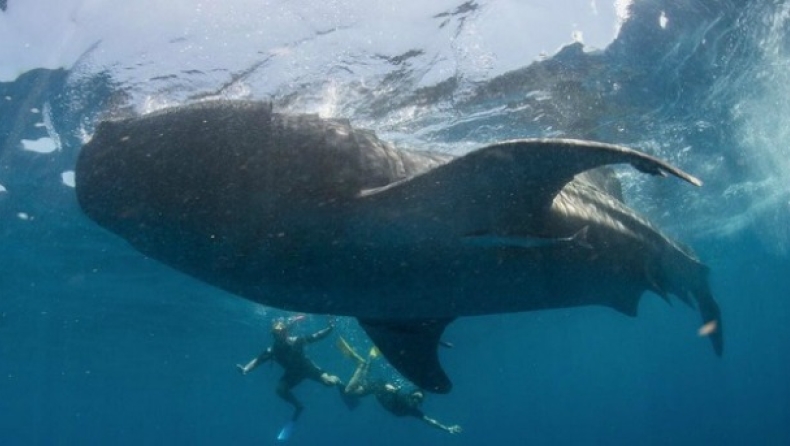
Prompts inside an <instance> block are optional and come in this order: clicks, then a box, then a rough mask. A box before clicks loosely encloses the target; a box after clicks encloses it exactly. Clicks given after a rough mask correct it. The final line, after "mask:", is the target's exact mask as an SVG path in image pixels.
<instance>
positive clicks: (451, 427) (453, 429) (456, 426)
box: [447, 424, 463, 434]
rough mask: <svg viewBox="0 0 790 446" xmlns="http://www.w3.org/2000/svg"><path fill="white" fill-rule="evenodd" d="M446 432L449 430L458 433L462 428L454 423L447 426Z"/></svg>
mask: <svg viewBox="0 0 790 446" xmlns="http://www.w3.org/2000/svg"><path fill="white" fill-rule="evenodd" d="M447 432H449V433H451V434H460V433H461V432H463V429H461V426H459V425H457V424H456V425H453V426H450V427H448V428H447Z"/></svg>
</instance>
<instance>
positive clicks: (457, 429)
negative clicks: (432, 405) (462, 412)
mask: <svg viewBox="0 0 790 446" xmlns="http://www.w3.org/2000/svg"><path fill="white" fill-rule="evenodd" d="M422 421H425V422H426V423H428V424H429V425H431V426H433V427H435V428H437V429H441V430H443V431H446V432H448V433H451V434H457V433H460V432H461V426H459V425H457V424H455V425H452V426H445V425H444V424H442V423H440V422H438V421H436V420H434V419H433V418H431V417H429V416H428V415H423V416H422Z"/></svg>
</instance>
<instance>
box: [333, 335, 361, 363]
mask: <svg viewBox="0 0 790 446" xmlns="http://www.w3.org/2000/svg"><path fill="white" fill-rule="evenodd" d="M337 348H339V349H340V352H341V353H343V355H345V356H346V357H347V358H351V359H353V360H354V361H356V362H357V364H362V363H363V362H365V358H363V357H362V356H359V353H357V352H356V350H354V349H353V348H352V347H351V345H350V344H349V343H348V342H346V340H345V339H343V337H342V336H338V337H337Z"/></svg>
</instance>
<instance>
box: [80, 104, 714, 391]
mask: <svg viewBox="0 0 790 446" xmlns="http://www.w3.org/2000/svg"><path fill="white" fill-rule="evenodd" d="M620 163H624V164H630V165H631V166H633V167H634V168H636V169H638V170H639V171H641V172H644V173H648V174H652V175H660V176H669V175H671V176H675V177H678V178H680V179H682V180H685V181H687V182H689V183H692V184H695V185H699V184H701V183H700V182H699V180H697V179H696V178H694V177H692V176H691V175H688V174H686V173H684V172H682V171H681V170H679V169H677V168H675V167H673V166H671V165H669V164H667V163H665V162H663V161H661V160H659V159H656V158H654V157H651V156H649V155H646V154H643V153H640V152H638V151H635V150H631V149H628V148H625V147H621V146H615V145H610V144H602V143H597V142H590V141H579V140H563V139H532V140H513V141H506V142H501V143H497V144H493V145H490V146H487V147H483V148H481V149H478V150H475V151H472V152H470V153H468V154H466V155H464V156H460V157H452V156H448V155H445V154H437V153H427V152H417V151H408V150H400V149H397V148H395V147H393V146H392V145H390V144H388V143H386V142H383V141H381V140H379V139H378V138H377V137H376V136H375V135H374V134H373V133H372V132H369V131H364V130H359V129H354V128H352V127H351V126H350V125H349V123H348V122H347V121H343V120H330V119H321V118H319V117H317V116H313V115H286V114H279V113H273V112H272V110H271V108H270V106H269V105H268V104H265V103H259V102H247V101H211V102H202V103H196V104H192V105H187V106H180V107H175V108H172V109H168V110H164V111H160V112H156V113H152V114H149V115H145V116H142V117H136V118H131V119H126V120H119V121H107V122H102V123H100V124H99V126H98V128H97V130H96V133H95V135H94V136H93V138H92V139H91V141H90V142H88V143H87V144H85V146H84V147H83V148H82V151H81V153H80V157H79V160H78V163H77V168H76V186H77V196H78V199H79V203H80V205H81V207H82V209H83V210H84V212H85V213H86V214H87V215H88V216H89V217H90V218H91V219H93V220H94V221H96V222H97V223H98V224H100V225H101V226H103V227H105V228H107V229H109V230H110V231H113V232H115V233H116V234H118V235H120V236H121V237H123V238H124V239H126V240H127V241H128V242H129V243H130V244H131V245H132V246H134V247H135V248H136V249H138V250H140V251H141V252H143V253H144V254H146V255H148V256H151V257H153V258H155V259H158V260H160V261H162V262H164V263H166V264H168V265H170V266H172V267H173V268H176V269H178V270H180V271H183V272H185V273H187V274H189V275H192V276H193V277H196V278H198V279H200V280H202V281H205V282H207V283H210V284H212V285H214V286H217V287H219V288H222V289H224V290H227V291H229V292H231V293H235V294H237V295H240V296H243V297H245V298H248V299H251V300H253V301H255V302H260V303H262V304H265V305H269V306H273V307H278V308H282V309H286V310H293V311H301V312H311V313H323V314H337V315H348V316H354V317H356V318H357V319H358V320H359V322H360V324H361V325H362V327H363V328H364V329H365V331H366V332H367V333H368V335H369V336H370V337H371V339H372V340H373V342H374V343H375V344H376V345H377V346H378V348H379V349H380V350H381V352H382V353H383V354H384V356H385V357H386V358H387V359H388V360H389V362H390V363H391V364H392V365H393V366H394V367H396V368H397V369H398V370H399V371H400V372H401V373H402V374H403V375H404V376H405V377H407V378H408V379H410V380H412V381H413V382H414V383H415V384H416V385H418V386H420V387H422V388H425V389H427V390H430V391H434V392H448V391H449V390H450V388H451V383H450V380H449V378H448V377H447V375H446V374H445V373H444V371H443V370H442V367H441V365H440V364H439V360H438V354H437V345H438V343H439V342H440V337H441V335H442V332H443V331H444V329H445V327H446V326H447V324H448V323H450V322H451V321H452V320H454V319H455V318H457V317H459V316H471V315H482V314H491V313H503V312H520V311H532V310H540V309H550V308H562V307H575V306H582V305H605V306H608V307H611V308H614V309H615V310H617V311H619V312H621V313H624V314H627V315H630V316H635V315H636V313H637V307H638V304H639V299H640V297H641V295H642V294H643V293H644V292H645V291H651V292H653V293H655V294H657V295H659V296H661V297H663V298H665V299H668V298H669V295H673V296H676V297H677V298H679V299H680V300H682V301H684V302H686V303H688V304H690V305H691V306H693V307H696V308H698V309H699V312H700V314H701V316H702V322H703V323H704V324H707V325H706V327H707V330H706V331H707V332H711V333H710V335H709V337H710V339H711V341H712V343H713V347H714V349H715V351H716V353H717V354H721V351H722V347H723V340H722V325H721V321H720V311H719V307H718V305H717V304H716V302H715V301H714V300H713V297H712V296H711V293H710V290H709V286H708V268H707V267H706V266H705V265H703V264H702V263H700V261H699V260H698V259H697V257H696V256H695V254H694V253H693V252H692V251H691V250H690V249H689V248H687V247H685V246H683V245H681V244H679V243H678V242H675V241H673V240H672V239H670V238H669V237H667V236H666V235H664V234H663V233H661V231H659V230H658V229H657V228H656V227H654V226H653V225H652V224H651V223H650V222H649V221H647V220H646V219H645V218H644V217H641V216H640V215H639V214H637V213H636V212H635V211H634V210H632V209H631V208H629V207H628V206H627V205H626V204H625V203H624V202H623V197H622V192H621V188H620V183H619V181H618V179H617V177H616V175H615V174H614V172H613V171H612V170H611V168H609V167H607V166H608V165H611V164H620Z"/></svg>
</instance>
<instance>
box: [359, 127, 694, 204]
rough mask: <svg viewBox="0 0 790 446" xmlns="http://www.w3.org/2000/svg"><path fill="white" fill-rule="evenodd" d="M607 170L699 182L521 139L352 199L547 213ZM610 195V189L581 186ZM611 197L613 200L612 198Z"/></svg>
mask: <svg viewBox="0 0 790 446" xmlns="http://www.w3.org/2000/svg"><path fill="white" fill-rule="evenodd" d="M611 164H630V165H632V166H633V167H634V168H636V169H637V170H639V171H640V172H644V173H649V174H651V175H660V176H669V175H673V176H675V177H678V178H680V179H682V180H684V181H687V182H689V183H691V184H693V185H696V186H700V185H702V182H701V181H700V180H699V179H697V178H696V177H694V176H692V175H689V174H688V173H686V172H684V171H682V170H680V169H678V168H677V167H675V166H672V165H671V164H669V163H667V162H665V161H662V160H660V159H658V158H655V157H653V156H650V155H647V154H644V153H642V152H639V151H636V150H633V149H629V148H628V147H623V146H617V145H613V144H604V143H599V142H594V141H582V140H574V139H522V140H512V141H506V142H502V143H497V144H492V145H490V146H487V147H483V148H481V149H478V150H475V151H472V152H470V153H467V154H466V155H464V156H461V157H458V158H455V159H453V160H452V161H450V162H448V163H447V164H444V165H441V166H438V167H436V168H434V169H432V170H430V171H428V172H425V173H423V174H420V175H416V176H414V177H411V178H408V179H405V180H401V181H398V182H395V183H392V184H389V185H387V186H385V187H381V188H378V189H375V190H367V191H362V192H361V193H360V194H359V195H358V198H359V199H362V200H370V202H371V203H374V202H375V205H376V206H383V207H387V203H389V204H390V205H391V206H394V207H396V208H397V209H398V210H399V212H400V213H403V212H405V211H406V209H407V208H408V207H409V206H419V207H420V208H421V209H435V210H436V209H441V208H445V209H447V210H449V211H452V210H453V209H455V208H456V206H457V205H458V203H457V201H458V200H461V201H463V202H465V203H468V202H470V200H472V201H473V202H481V200H489V201H490V200H492V199H495V197H498V198H501V199H503V200H499V201H501V202H504V201H506V200H507V199H509V197H513V196H517V195H521V196H524V195H525V194H526V196H528V197H529V199H530V202H531V205H530V206H531V207H533V208H532V209H531V210H524V212H525V213H529V212H540V211H541V210H543V209H547V208H548V207H549V206H550V205H551V202H552V201H553V200H554V197H556V196H557V194H558V193H559V192H560V190H561V189H562V188H563V187H565V185H566V184H568V183H569V182H570V181H572V180H573V178H574V176H576V175H579V174H582V173H585V175H587V176H588V177H592V178H594V177H595V175H597V174H595V173H592V174H590V173H586V171H589V170H591V169H596V168H599V167H602V166H607V165H611ZM587 182H588V183H589V184H594V185H595V186H596V187H598V188H603V189H605V190H606V191H608V192H611V189H612V187H611V186H601V183H600V181H598V180H593V181H589V180H588V181H587ZM617 195H619V194H615V195H614V196H615V197H616V198H618V199H619V198H621V197H618V196H617Z"/></svg>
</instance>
